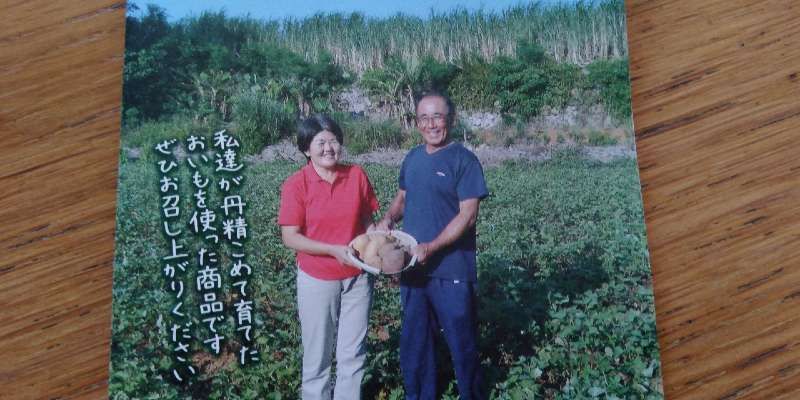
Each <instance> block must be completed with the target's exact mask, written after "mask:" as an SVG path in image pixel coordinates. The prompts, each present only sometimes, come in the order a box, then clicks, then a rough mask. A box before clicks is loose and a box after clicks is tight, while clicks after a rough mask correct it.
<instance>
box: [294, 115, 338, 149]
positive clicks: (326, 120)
mask: <svg viewBox="0 0 800 400" xmlns="http://www.w3.org/2000/svg"><path fill="white" fill-rule="evenodd" d="M322 131H328V132H331V133H333V135H334V136H336V140H338V141H339V144H344V134H343V133H342V128H339V124H337V123H336V121H334V120H333V118H331V117H329V116H327V115H325V114H314V115H312V116H310V117H308V118H303V119H301V120H300V123H299V124H297V149H298V150H300V152H301V153H303V155H305V154H306V152H307V151H308V149H309V148H310V147H311V140H312V139H314V136H317V134H318V133H320V132H322ZM306 158H308V156H306Z"/></svg>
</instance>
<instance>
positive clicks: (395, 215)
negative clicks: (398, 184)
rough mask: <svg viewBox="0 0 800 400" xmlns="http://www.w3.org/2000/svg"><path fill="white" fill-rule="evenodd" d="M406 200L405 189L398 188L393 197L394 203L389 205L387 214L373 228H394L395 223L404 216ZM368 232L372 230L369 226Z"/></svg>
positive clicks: (384, 229) (383, 229) (382, 229)
mask: <svg viewBox="0 0 800 400" xmlns="http://www.w3.org/2000/svg"><path fill="white" fill-rule="evenodd" d="M405 202H406V191H405V190H402V189H401V190H398V191H397V194H396V195H395V196H394V199H392V204H390V205H389V209H388V210H387V211H386V215H384V216H383V218H381V220H380V221H378V222H377V223H375V226H374V229H373V230H379V231H386V232H388V231H390V230H392V229H393V228H394V223H395V222H397V221H400V220H401V219H402V218H403V207H404V205H405ZM367 231H368V232H371V231H370V230H369V228H368V229H367Z"/></svg>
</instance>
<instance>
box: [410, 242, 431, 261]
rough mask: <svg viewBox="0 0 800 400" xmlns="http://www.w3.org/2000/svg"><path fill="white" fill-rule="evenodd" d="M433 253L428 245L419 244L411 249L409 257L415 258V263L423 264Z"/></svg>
mask: <svg viewBox="0 0 800 400" xmlns="http://www.w3.org/2000/svg"><path fill="white" fill-rule="evenodd" d="M432 253H433V251H432V249H431V245H430V243H420V244H418V245H416V246H414V248H413V249H411V255H412V256H416V257H417V262H418V263H420V264H425V262H426V261H427V260H428V257H429V256H430V255H431V254H432Z"/></svg>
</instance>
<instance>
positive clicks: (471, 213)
mask: <svg viewBox="0 0 800 400" xmlns="http://www.w3.org/2000/svg"><path fill="white" fill-rule="evenodd" d="M479 203H480V199H477V198H475V199H466V200H462V201H460V202H458V214H456V216H455V217H454V218H453V219H452V220H451V221H450V222H449V223H448V224H447V226H445V227H444V230H442V232H440V233H439V235H438V236H436V238H435V239H433V240H432V241H430V242H427V243H420V244H419V245H417V246H416V247H415V248H414V249H413V253H414V255H416V256H417V261H418V262H420V263H425V260H427V259H428V257H430V256H431V255H432V254H433V253H435V252H437V251H439V250H441V249H443V248H445V247H447V246H449V245H451V244H453V243H454V242H455V241H456V240H458V239H459V238H460V237H461V236H463V235H464V232H466V231H467V229H470V228H472V227H473V226H475V222H476V221H477V220H478V204H479Z"/></svg>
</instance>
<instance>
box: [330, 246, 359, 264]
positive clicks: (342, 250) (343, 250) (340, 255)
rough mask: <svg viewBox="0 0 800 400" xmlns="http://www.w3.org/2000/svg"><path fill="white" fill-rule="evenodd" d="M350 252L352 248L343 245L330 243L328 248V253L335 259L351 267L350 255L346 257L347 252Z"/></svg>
mask: <svg viewBox="0 0 800 400" xmlns="http://www.w3.org/2000/svg"><path fill="white" fill-rule="evenodd" d="M351 253H352V250H350V247H348V246H343V245H331V247H330V250H328V255H330V256H331V257H334V258H336V261H339V262H340V263H342V264H343V265H349V266H351V267H353V266H354V265H353V263H352V261H350V257H348V254H351Z"/></svg>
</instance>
